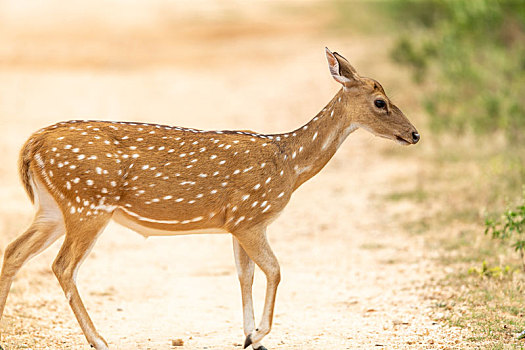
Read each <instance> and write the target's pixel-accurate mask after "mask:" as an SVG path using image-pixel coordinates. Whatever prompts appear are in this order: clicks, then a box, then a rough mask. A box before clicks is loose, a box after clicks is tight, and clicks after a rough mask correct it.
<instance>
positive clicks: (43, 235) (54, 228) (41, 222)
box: [0, 191, 65, 318]
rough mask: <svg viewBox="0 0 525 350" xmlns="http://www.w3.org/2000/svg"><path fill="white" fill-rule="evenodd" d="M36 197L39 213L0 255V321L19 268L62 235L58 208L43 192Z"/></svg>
mask: <svg viewBox="0 0 525 350" xmlns="http://www.w3.org/2000/svg"><path fill="white" fill-rule="evenodd" d="M36 194H38V196H39V209H38V211H37V213H36V215H35V218H34V220H33V223H32V224H31V226H30V227H29V228H28V229H27V230H26V231H25V232H24V233H23V234H22V235H20V236H19V237H18V238H16V239H15V240H14V241H13V242H11V243H10V244H9V245H8V246H7V248H6V250H5V253H4V262H3V265H2V273H1V275H0V318H1V317H2V314H3V311H4V306H5V303H6V300H7V295H8V294H9V290H10V288H11V284H12V283H13V279H14V278H15V275H16V273H17V272H18V271H19V270H20V268H21V267H22V265H23V264H24V263H26V262H27V261H28V260H29V259H31V258H32V257H34V256H35V255H37V254H39V253H40V252H42V251H43V250H44V249H46V248H47V247H49V246H50V245H51V244H52V243H53V242H55V241H56V240H57V239H58V238H59V237H60V236H62V235H63V234H64V233H65V227H64V220H63V217H62V213H61V211H60V208H59V207H58V204H56V202H55V201H54V200H53V199H52V197H51V195H50V194H49V193H47V192H46V193H43V192H41V191H38V192H36Z"/></svg>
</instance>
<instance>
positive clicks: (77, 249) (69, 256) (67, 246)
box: [53, 219, 109, 350]
mask: <svg viewBox="0 0 525 350" xmlns="http://www.w3.org/2000/svg"><path fill="white" fill-rule="evenodd" d="M107 220H108V219H106V222H104V223H96V224H95V225H93V226H90V227H79V226H76V227H74V230H72V229H71V228H69V227H68V229H67V233H66V238H65V240H64V244H63V245H62V248H61V249H60V251H59V253H58V255H57V257H56V259H55V261H54V263H53V272H54V273H55V275H56V277H57V279H58V281H59V283H60V286H61V287H62V289H63V291H64V294H65V295H66V298H67V300H68V301H69V305H70V306H71V309H72V310H73V313H74V314H75V317H76V319H77V321H78V323H79V325H80V328H82V332H84V335H85V337H86V339H87V341H88V342H89V344H90V345H91V347H93V348H95V349H96V350H108V349H109V347H108V344H107V343H106V341H105V340H104V338H102V336H100V334H98V332H97V330H96V329H95V326H94V324H93V322H92V321H91V318H90V317H89V315H88V313H87V311H86V308H85V306H84V304H83V303H82V299H81V298H80V294H79V293H78V289H77V286H76V273H77V270H78V268H79V267H80V264H81V263H82V261H83V260H84V259H85V258H86V256H87V255H88V254H89V251H90V250H91V248H92V247H93V245H94V244H95V241H96V239H97V237H98V235H99V233H100V232H101V230H102V229H103V227H104V226H105V224H106V223H107Z"/></svg>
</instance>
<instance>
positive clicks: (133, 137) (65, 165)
mask: <svg viewBox="0 0 525 350" xmlns="http://www.w3.org/2000/svg"><path fill="white" fill-rule="evenodd" d="M326 57H327V59H328V65H329V68H330V72H331V74H332V77H333V78H334V79H335V80H336V81H337V82H338V83H340V84H341V85H342V88H341V89H340V91H339V92H338V93H337V94H336V95H335V97H334V98H333V99H332V100H331V101H330V102H329V103H328V105H327V106H326V107H325V108H323V109H322V110H321V111H320V112H319V113H318V114H317V115H316V116H315V117H314V118H313V119H312V120H310V121H309V122H308V123H307V124H305V125H304V126H301V127H300V128H299V129H297V130H294V131H291V132H287V133H283V134H271V135H266V134H259V133H254V132H247V131H202V130H196V129H189V128H181V127H174V126H164V125H156V124H147V123H136V122H106V121H67V122H61V123H58V124H55V125H52V126H49V127H46V128H44V129H41V130H40V131H38V132H36V133H35V134H33V135H32V136H31V138H30V139H29V140H28V141H27V142H26V144H25V145H24V147H23V149H22V151H21V157H20V164H19V165H20V167H19V168H20V175H21V178H22V182H23V184H24V186H25V189H26V190H27V193H28V195H29V197H30V198H31V200H32V201H33V202H34V203H35V206H36V208H37V212H36V215H35V218H34V221H33V223H32V224H31V226H30V227H29V228H28V229H27V230H26V231H25V232H24V233H23V234H22V235H21V236H19V237H18V238H17V239H16V240H14V241H13V242H12V243H11V244H9V246H8V247H7V248H6V250H5V254H4V262H3V266H2V272H1V276H0V315H1V314H2V313H3V310H4V306H5V302H6V299H7V295H8V293H9V289H10V287H11V283H12V281H13V278H14V277H15V274H16V273H17V272H18V270H19V269H20V268H21V267H22V265H23V264H24V263H25V262H26V261H28V260H29V259H30V258H31V257H33V256H35V255H36V254H38V253H40V252H41V251H42V250H44V249H45V248H46V247H48V246H49V245H50V244H52V243H53V242H54V241H55V240H57V239H58V238H59V237H61V236H63V235H65V239H64V242H63V244H62V247H61V249H60V251H59V253H58V256H57V257H56V259H55V261H54V263H53V266H52V268H53V272H54V273H55V275H56V277H57V279H58V281H59V283H60V286H61V287H62V289H63V291H64V293H65V295H66V298H67V300H68V301H69V304H70V306H71V308H72V310H73V313H74V314H75V316H76V318H77V320H78V323H79V324H80V327H81V328H82V331H83V332H84V335H85V337H86V339H87V341H88V342H89V344H90V345H91V346H92V347H94V348H95V349H97V350H103V349H108V344H107V343H106V341H105V340H104V339H103V338H102V336H100V334H99V333H98V332H97V330H96V329H95V326H94V325H93V322H92V321H91V319H90V317H89V315H88V313H87V311H86V308H85V307H84V304H83V303H82V300H81V298H80V295H79V293H78V290H77V287H76V282H75V280H76V275H77V271H78V268H79V266H80V265H81V263H82V261H83V260H84V259H85V258H86V256H87V255H88V253H89V251H90V250H91V248H92V247H93V245H94V243H95V241H96V240H97V238H98V237H99V235H100V234H101V233H102V231H103V230H104V227H105V226H106V225H107V223H108V222H109V220H110V219H113V220H115V221H117V222H118V223H121V224H122V225H124V226H126V227H129V228H131V229H133V230H135V231H137V232H139V233H140V234H142V235H144V236H153V235H157V236H164V235H181V234H191V233H229V234H231V235H232V236H233V250H234V256H235V262H236V267H237V271H238V277H239V280H240V285H241V294H242V305H243V318H244V333H245V336H246V339H245V344H244V347H245V348H246V347H248V346H250V345H251V346H252V347H253V348H254V349H258V350H263V349H265V347H264V346H262V345H261V341H262V339H263V337H264V336H266V335H267V334H268V333H269V332H270V329H271V326H272V318H273V310H274V302H275V296H276V292H277V285H278V284H279V281H280V268H279V263H278V262H277V259H276V257H275V255H274V253H273V252H272V249H271V248H270V245H269V244H268V241H267V238H266V227H267V226H268V224H269V223H271V222H272V221H273V220H274V219H275V218H276V217H277V216H278V215H279V213H280V212H281V211H282V210H283V209H284V207H285V206H286V204H287V203H288V201H289V199H290V196H291V195H292V193H293V192H294V191H295V190H296V189H297V188H298V187H299V186H300V185H301V184H302V183H304V182H305V181H307V180H308V179H310V178H311V177H312V176H314V175H315V174H317V173H318V172H319V171H320V170H321V169H322V168H323V167H324V166H325V164H326V163H327V162H328V161H329V160H330V158H332V156H333V155H334V153H335V152H336V150H337V149H338V147H339V146H340V145H341V143H342V142H343V141H344V140H345V138H346V137H347V136H348V135H349V134H350V133H351V132H353V131H354V130H356V129H357V128H364V129H366V130H368V131H370V132H372V133H373V134H375V135H378V136H381V137H385V138H388V139H392V140H394V141H396V142H398V143H400V144H403V145H408V144H415V143H417V142H418V141H419V134H418V132H417V131H416V129H415V128H414V126H412V124H411V123H410V122H409V121H408V119H407V118H406V117H405V116H404V115H403V113H402V112H401V111H400V110H399V108H398V107H397V106H396V105H394V104H393V103H392V102H391V101H390V100H389V98H388V97H387V96H386V94H385V91H384V90H383V88H382V87H381V85H380V84H379V83H378V82H377V81H375V80H373V79H370V78H365V77H361V76H359V75H358V74H357V72H356V70H355V69H354V68H353V67H352V66H351V65H350V63H349V62H348V61H347V60H346V59H345V58H343V57H342V56H341V55H339V54H337V53H335V52H334V53H332V52H331V51H330V50H328V49H326ZM254 263H255V264H257V266H259V268H260V269H261V270H262V271H263V272H264V274H265V275H266V281H267V286H266V297H265V302H264V309H263V314H262V319H261V323H260V324H259V327H258V328H255V321H254V312H253V306H252V282H253V274H254Z"/></svg>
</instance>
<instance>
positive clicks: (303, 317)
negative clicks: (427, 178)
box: [0, 35, 460, 349]
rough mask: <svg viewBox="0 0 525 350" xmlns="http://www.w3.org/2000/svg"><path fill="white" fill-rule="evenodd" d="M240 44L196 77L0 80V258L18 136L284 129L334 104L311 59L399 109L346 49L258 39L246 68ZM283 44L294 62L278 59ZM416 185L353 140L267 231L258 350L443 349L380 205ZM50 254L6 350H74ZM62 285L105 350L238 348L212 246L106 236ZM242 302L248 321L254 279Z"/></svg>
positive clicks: (74, 334) (229, 270)
mask: <svg viewBox="0 0 525 350" xmlns="http://www.w3.org/2000/svg"><path fill="white" fill-rule="evenodd" d="M253 40H254V39H253V38H244V39H242V40H240V39H239V40H238V41H235V44H231V47H230V48H229V49H228V48H227V47H226V48H225V47H223V46H221V50H220V51H219V52H218V53H217V52H215V54H214V55H213V59H212V60H211V64H210V61H207V62H206V65H205V66H203V65H200V64H199V59H201V57H200V56H199V57H196V59H195V60H196V62H193V63H192V66H191V67H185V68H184V69H181V68H173V67H170V66H162V65H160V66H156V67H145V68H141V69H132V70H124V71H119V70H105V69H95V70H90V69H85V68H80V69H72V68H71V67H69V68H65V69H51V70H41V69H34V68H27V67H4V68H2V69H1V70H0V96H2V101H3V103H1V104H0V118H1V119H0V121H1V123H2V126H3V128H4V130H7V131H8V132H7V134H6V136H5V137H4V138H2V139H1V140H0V151H1V152H2V154H3V155H5V163H4V167H3V168H2V169H0V180H1V185H0V193H1V194H2V197H3V198H4V201H3V202H2V203H1V204H0V212H1V213H2V216H1V218H0V223H1V226H0V228H1V232H2V235H3V236H2V238H1V243H2V245H1V247H2V248H4V247H5V246H6V244H7V242H8V241H10V240H11V239H12V238H13V237H14V236H16V235H17V234H18V233H19V232H21V231H22V230H23V228H24V223H28V222H29V220H30V217H31V215H32V212H31V208H30V206H29V201H28V200H27V199H26V198H25V194H24V193H23V189H22V187H21V186H20V185H19V183H18V179H17V173H16V169H15V164H16V158H17V152H18V149H19V147H20V146H21V145H22V143H23V140H24V139H25V138H26V137H27V136H28V135H29V133H30V132H31V131H33V130H35V129H36V128H38V127H40V126H44V125H47V124H50V123H52V122H55V121H56V120H59V119H70V118H76V117H85V116H89V117H91V118H93V117H98V118H102V119H122V120H125V119H128V120H144V121H152V122H153V121H154V122H160V123H170V124H177V125H184V126H192V127H197V128H209V129H212V128H238V129H253V130H258V131H261V132H277V131H284V130H288V129H292V128H294V127H297V126H298V125H300V124H301V123H304V122H306V121H307V120H308V119H309V118H311V117H312V116H313V115H314V114H315V113H317V111H318V110H320V109H321V108H322V107H323V106H324V104H325V103H326V102H328V100H329V99H330V97H331V96H332V95H333V94H335V92H336V91H337V85H336V83H334V82H333V81H332V80H331V78H330V76H329V74H328V69H327V67H326V63H325V59H324V56H323V55H324V54H323V46H324V45H325V44H328V45H330V47H333V48H334V49H338V50H340V51H342V53H344V54H345V55H346V56H348V58H350V59H351V60H352V62H353V63H354V64H355V66H356V67H357V68H358V70H360V71H362V72H365V73H366V75H371V76H374V77H376V78H378V79H379V80H380V81H382V82H384V85H385V86H386V88H387V91H392V90H394V92H395V93H396V101H397V102H398V103H399V104H400V105H401V106H403V102H408V101H409V100H410V97H409V96H406V95H403V88H399V87H398V84H399V83H400V81H399V80H398V79H399V77H400V75H399V74H397V75H396V74H395V73H393V74H389V73H391V72H393V71H394V69H393V67H392V66H390V65H389V63H388V61H387V60H386V58H385V57H384V56H377V52H376V51H374V50H373V47H370V46H369V45H366V43H364V42H362V41H358V40H355V38H354V39H353V40H346V41H345V40H341V39H333V38H330V39H329V40H326V38H324V39H322V40H321V39H320V38H319V37H315V36H314V37H310V38H304V37H303V36H301V35H296V36H282V35H279V36H276V35H273V36H269V37H264V38H257V39H256V40H258V47H257V48H258V50H259V51H258V52H260V53H261V56H262V59H259V60H254V59H253V57H254V56H256V55H254V54H253V53H252V54H249V55H247V56H246V57H249V59H243V56H242V55H238V54H239V53H240V52H242V51H243V50H244V49H246V48H247V47H250V43H253ZM292 41H293V43H294V47H293V48H291V49H287V50H284V48H286V47H288V46H289V43H290V42H292ZM201 44H202V47H200V48H201V50H198V49H195V52H200V53H201V54H200V55H202V51H203V50H205V48H206V45H204V43H201ZM215 45H217V44H216V43H215ZM217 46H220V45H217ZM192 47H193V46H192ZM226 55H231V58H230V59H227V56H226ZM267 57H272V59H266V58H267ZM214 62H215V63H214ZM382 74H383V75H385V78H382ZM22 120H23V121H24V122H21V121H22ZM8 164H10V165H12V166H8ZM417 171H418V162H417V153H416V152H415V151H414V150H413V149H412V150H409V149H406V148H405V149H403V148H401V147H400V146H396V145H393V144H391V143H389V142H388V141H383V140H379V139H376V138H373V137H372V136H369V135H368V134H366V133H365V132H363V131H358V132H356V133H354V134H352V135H351V136H350V137H349V139H348V140H347V141H346V142H345V144H344V145H343V146H342V147H341V149H340V150H339V152H338V153H337V154H336V156H335V158H334V159H333V160H332V161H331V162H330V163H329V165H328V166H327V167H326V168H325V169H324V170H323V171H322V172H321V173H320V174H319V175H318V176H317V177H315V178H314V179H312V180H311V181H310V182H308V183H306V184H305V185H303V187H301V188H300V189H299V190H298V191H297V192H296V193H295V194H294V196H293V198H292V200H291V202H290V204H289V206H288V207H287V209H286V210H285V211H284V213H283V214H282V216H281V217H280V218H279V219H278V220H277V221H276V222H275V223H273V224H272V225H271V226H270V228H269V238H270V241H271V243H272V246H273V247H274V250H275V252H276V255H277V256H278V258H279V260H280V263H281V269H282V276H283V278H282V283H281V285H280V288H279V292H278V296H277V305H276V313H275V322H274V328H273V330H272V333H271V334H270V335H269V336H268V337H267V338H266V340H265V341H264V344H265V346H267V347H268V348H269V349H336V348H337V349H342V348H344V349H370V348H388V349H392V348H414V349H421V348H443V347H446V348H454V347H456V345H455V344H456V340H455V339H459V338H460V333H459V331H458V330H455V329H450V328H446V327H444V326H443V325H442V324H441V323H437V322H435V320H434V318H435V315H434V316H432V310H431V306H432V298H431V296H429V295H428V290H429V289H428V288H427V287H426V286H427V285H428V283H429V282H430V281H431V279H432V277H434V276H436V274H437V272H436V271H434V270H433V266H432V263H431V260H430V259H429V257H426V256H425V254H426V252H425V251H424V247H423V242H422V241H421V238H419V237H415V236H409V235H408V234H407V233H406V232H405V231H404V230H403V228H402V227H401V225H400V223H399V218H400V217H403V216H404V215H409V212H410V211H411V210H413V209H414V208H411V207H409V206H403V205H402V204H399V203H394V204H392V203H389V202H385V201H384V200H383V195H385V194H388V193H390V192H392V191H394V190H396V189H397V188H399V187H400V186H407V184H408V186H409V185H410V183H411V182H412V181H415V179H414V178H415V176H417ZM59 246H60V243H57V244H55V245H53V246H52V247H51V248H50V249H48V250H47V251H46V252H45V253H43V254H42V255H40V256H38V257H36V258H35V259H34V260H32V261H31V262H30V263H28V264H27V265H26V266H25V267H24V269H23V270H22V271H21V272H20V274H19V276H18V278H17V279H16V282H15V284H14V287H13V289H12V291H11V294H10V297H9V299H8V303H7V307H6V312H5V317H4V319H3V320H2V325H1V326H2V330H3V332H2V333H3V334H2V344H3V345H5V348H6V349H26V348H31V349H88V347H87V345H86V343H85V340H84V337H83V335H82V333H81V331H80V329H79V327H78V325H77V323H76V320H75V319H74V317H73V314H72V312H71V311H70V309H69V306H68V305H67V302H66V300H65V298H64V296H63V294H62V291H61V290H60V287H59V285H58V283H57V282H56V280H55V278H54V276H53V274H52V272H51V270H50V265H51V262H52V260H53V258H54V256H55V255H56V253H57V251H58V248H59ZM78 284H79V289H80V292H81V294H82V295H83V297H84V301H85V303H86V306H87V308H88V309H89V311H90V314H91V315H92V317H93V319H94V322H95V324H96V325H97V327H98V329H99V331H100V332H101V333H102V334H103V335H104V336H105V338H106V339H107V341H108V342H109V343H110V345H111V346H112V348H114V349H171V348H172V347H171V340H172V339H179V338H180V339H182V340H183V341H184V344H185V345H184V347H183V349H233V348H241V343H242V342H243V334H242V319H241V317H242V312H241V303H240V290H239V286H238V282H237V277H236V273H235V268H234V263H233V257H232V248H231V238H230V237H228V236H226V235H224V236H219V235H217V236H211V235H200V236H187V237H171V238H149V239H147V240H146V239H144V238H143V237H141V236H140V235H138V234H136V233H133V232H131V231H128V230H126V229H124V228H122V227H120V226H118V225H116V224H111V225H110V226H109V227H108V228H107V229H106V231H105V233H104V234H103V235H102V237H101V238H100V239H99V241H98V243H97V245H96V247H95V249H94V251H93V253H92V254H91V255H90V256H89V258H88V259H87V260H86V262H85V263H84V265H83V266H82V268H81V270H80V273H79V277H78ZM254 289H255V290H254V295H255V303H256V305H255V306H256V317H257V319H259V315H260V310H261V307H262V301H263V295H264V279H263V278H262V274H261V273H260V271H257V273H256V281H255V288H254Z"/></svg>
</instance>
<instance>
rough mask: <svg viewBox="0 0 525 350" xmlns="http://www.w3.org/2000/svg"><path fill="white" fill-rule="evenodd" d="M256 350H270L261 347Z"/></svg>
mask: <svg viewBox="0 0 525 350" xmlns="http://www.w3.org/2000/svg"><path fill="white" fill-rule="evenodd" d="M255 350H268V349H266V348H265V347H264V346H262V345H261V346H259V347H258V348H257V349H255Z"/></svg>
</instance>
